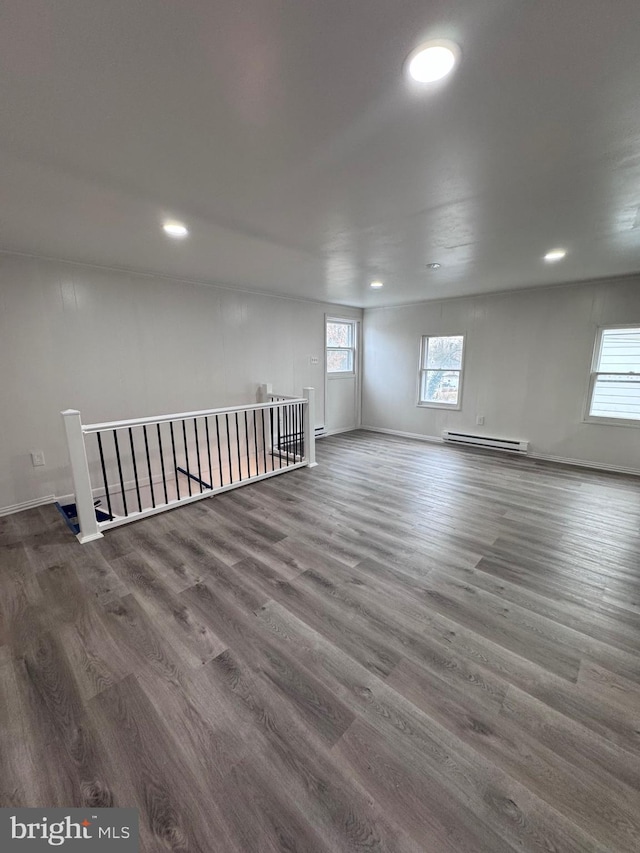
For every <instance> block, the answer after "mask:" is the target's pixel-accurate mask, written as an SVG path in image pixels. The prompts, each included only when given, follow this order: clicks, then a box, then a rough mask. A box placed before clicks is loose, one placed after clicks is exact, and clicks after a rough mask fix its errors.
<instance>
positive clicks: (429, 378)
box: [420, 370, 460, 406]
mask: <svg viewBox="0 0 640 853" xmlns="http://www.w3.org/2000/svg"><path fill="white" fill-rule="evenodd" d="M459 386H460V374H459V373H458V372H457V371H455V370H424V371H423V372H422V387H421V390H420V402H421V403H446V404H448V405H451V406H456V405H457V404H458V388H459Z"/></svg>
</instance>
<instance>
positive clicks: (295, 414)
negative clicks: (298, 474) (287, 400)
mask: <svg viewBox="0 0 640 853" xmlns="http://www.w3.org/2000/svg"><path fill="white" fill-rule="evenodd" d="M293 461H294V462H297V461H298V404H297V403H294V404H293Z"/></svg>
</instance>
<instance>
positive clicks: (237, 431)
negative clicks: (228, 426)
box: [236, 412, 242, 480]
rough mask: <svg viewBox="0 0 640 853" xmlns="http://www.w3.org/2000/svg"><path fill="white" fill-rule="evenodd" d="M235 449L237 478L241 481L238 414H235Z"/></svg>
mask: <svg viewBox="0 0 640 853" xmlns="http://www.w3.org/2000/svg"><path fill="white" fill-rule="evenodd" d="M236 447H237V449H238V476H239V478H240V479H241V480H242V464H241V462H240V427H239V426H238V413H237V412H236Z"/></svg>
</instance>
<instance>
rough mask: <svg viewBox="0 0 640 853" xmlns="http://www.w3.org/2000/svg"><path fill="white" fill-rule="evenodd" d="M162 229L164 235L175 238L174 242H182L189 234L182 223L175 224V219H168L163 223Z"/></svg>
mask: <svg viewBox="0 0 640 853" xmlns="http://www.w3.org/2000/svg"><path fill="white" fill-rule="evenodd" d="M162 228H163V230H164V232H165V234H168V235H169V237H175V239H176V240H182V238H183V237H186V236H187V234H188V233H189V229H188V228H187V226H186V225H184V224H183V223H182V222H176V220H175V219H168V220H167V221H166V222H164V223H163V225H162Z"/></svg>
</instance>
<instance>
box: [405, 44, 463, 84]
mask: <svg viewBox="0 0 640 853" xmlns="http://www.w3.org/2000/svg"><path fill="white" fill-rule="evenodd" d="M459 56H460V48H459V47H458V45H457V44H455V43H454V42H452V41H446V40H445V39H435V40H433V41H428V42H426V43H425V44H422V45H420V47H418V48H416V50H414V51H413V53H412V54H410V56H409V58H408V59H407V73H408V74H409V76H410V77H411V78H412V79H413V80H416V81H417V82H418V83H433V82H435V81H436V80H441V79H442V78H443V77H446V76H447V74H450V73H451V72H452V71H453V67H454V65H455V64H456V62H457V61H458V58H459Z"/></svg>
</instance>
